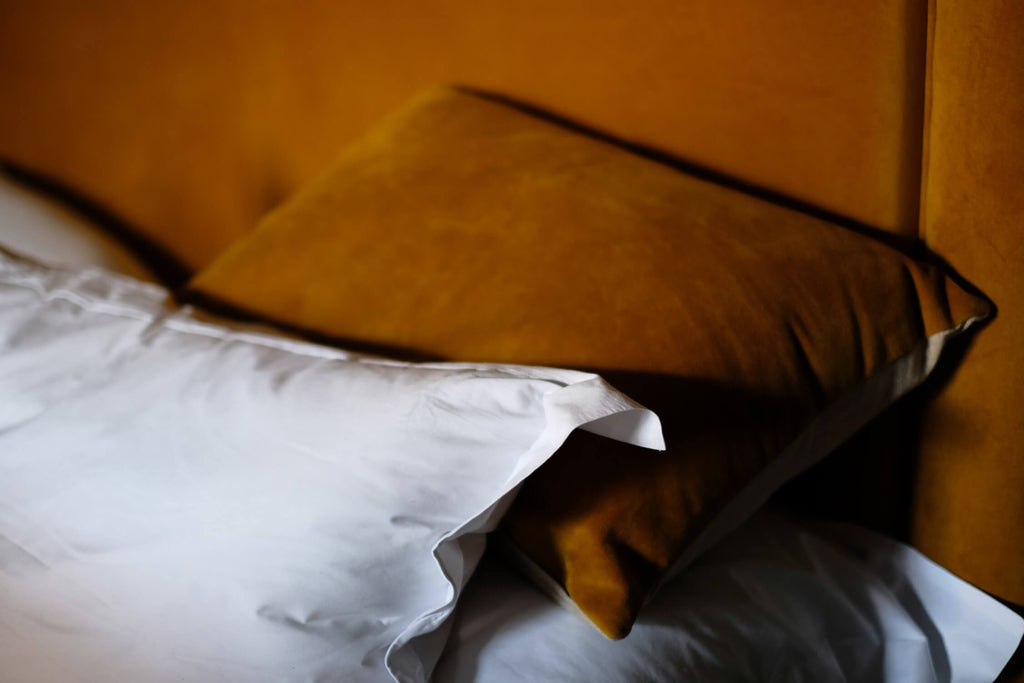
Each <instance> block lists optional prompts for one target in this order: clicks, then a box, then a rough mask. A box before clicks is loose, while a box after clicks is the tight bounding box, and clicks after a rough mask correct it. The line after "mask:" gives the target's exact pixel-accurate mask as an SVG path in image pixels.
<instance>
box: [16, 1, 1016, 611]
mask: <svg viewBox="0 0 1024 683" xmlns="http://www.w3.org/2000/svg"><path fill="white" fill-rule="evenodd" d="M926 12H927V13H928V16H927V17H926ZM1022 17H1024V3H1020V2H1016V0H978V1H977V2H970V3H968V2H962V3H957V2H954V1H953V0H933V1H932V2H931V3H930V6H927V5H926V3H925V2H923V1H921V0H869V1H868V2H860V3H850V2H843V1H841V0H827V1H825V2H815V3H793V2H788V1H786V0H768V1H765V0H695V1H694V2H676V1H675V0H643V1H642V2H639V3H632V4H629V3H620V2H612V0H596V1H587V2H585V1H584V0H545V1H543V2H542V1H541V0H517V1H513V0H497V1H495V2H483V3H481V2H473V1H472V0H430V1H429V2H422V3H408V2H399V1H398V0H358V1H353V2H336V1H334V0H310V1H309V2H302V3H293V2H289V1H287V0H257V1H250V0H210V1H207V2H198V1H197V0H185V1H183V2H173V3H140V2H129V1H128V0H91V1H90V2H72V1H70V0H67V1H61V0H39V1H35V2H29V1H25V2H0V95H2V97H3V103H4V106H0V159H3V160H7V161H12V162H15V163H17V164H20V165H23V166H25V167H27V168H29V169H34V170H36V171H39V172H41V173H43V174H44V175H48V176H51V177H53V178H55V179H57V180H59V181H62V182H64V183H66V184H68V185H69V186H71V187H72V188H74V189H76V190H78V191H80V192H82V193H83V194H85V195H87V196H88V197H90V198H92V199H94V200H96V201H98V202H99V203H101V204H103V205H105V206H106V207H107V208H108V209H110V210H112V211H113V212H114V213H116V214H118V215H119V216H120V217H121V218H123V219H125V220H126V221H127V222H128V223H130V224H132V225H134V226H137V227H138V229H139V230H140V231H142V232H143V233H144V234H145V235H147V236H149V237H151V238H153V239H155V240H156V241H157V242H159V243H161V244H163V245H164V246H166V247H168V248H169V249H171V250H172V251H173V252H174V253H175V254H177V255H178V256H180V257H181V258H182V259H183V260H184V261H186V262H187V263H188V264H189V265H190V266H192V267H193V268H198V267H200V266H203V265H205V264H206V263H208V262H209V261H210V260H211V259H212V258H214V257H215V256H216V255H217V254H218V253H220V251H221V250H222V249H223V248H225V247H227V246H228V245H229V244H230V243H232V242H233V241H234V240H235V239H236V238H238V237H240V236H242V235H244V234H245V233H247V232H248V231H249V230H250V229H251V228H252V227H253V226H254V225H256V223H257V222H258V220H259V219H260V218H261V217H262V216H263V214H264V213H265V212H266V211H267V210H268V209H270V208H272V207H273V206H276V205H277V204H279V203H280V202H281V201H282V200H283V199H284V198H286V197H287V196H289V195H290V194H291V193H292V192H293V191H294V190H295V189H296V188H298V187H299V186H301V185H302V183H303V182H305V181H306V180H307V179H309V178H311V177H313V176H314V175H316V174H317V173H318V172H319V171H320V170H322V169H323V168H325V167H326V166H327V164H328V163H329V161H330V160H331V159H333V158H334V157H335V155H336V154H337V152H338V151H339V150H340V149H341V148H342V147H343V146H344V145H345V144H347V143H348V142H350V141H351V140H353V139H354V138H355V137H356V136H357V135H359V134H360V133H361V132H362V131H364V130H365V129H366V128H368V127H369V126H370V125H371V123H372V122H374V121H376V120H377V119H378V118H379V117H380V116H381V115H382V114H383V113H384V112H386V111H389V110H390V109H392V108H393V107H394V106H396V105H397V104H398V103H399V102H401V101H402V100H404V99H405V98H406V97H407V96H408V95H409V94H410V93H412V92H414V91H415V90H417V89H418V88H419V87H420V86H422V85H424V84H426V83H431V82H457V83H463V84H465V85H469V86H475V87H478V88H483V89H487V90H492V91H494V92H497V93H499V94H501V95H505V96H508V97H510V98H512V99H515V100H519V101H523V102H526V103H530V104H533V105H536V106H538V107H541V108H544V109H546V110H549V111H551V112H554V113H556V114H560V115H563V116H567V117H569V118H571V119H573V120H576V121H578V122H580V123H583V124H586V125H589V126H592V127H594V128H596V129H598V130H600V131H603V132H606V133H609V134H611V135H613V136H616V137H619V138H621V139H623V140H626V141H631V142H635V143H638V144H641V145H645V146H648V147H651V148H653V149H656V150H660V151H662V152H664V153H666V154H668V155H670V156H673V157H675V158H680V159H684V160H688V161H692V162H694V163H697V164H700V165H702V166H705V167H707V168H710V169H712V170H714V171H717V172H720V173H723V174H725V175H728V176H731V177H734V178H738V179H740V180H742V181H745V182H748V183H751V184H752V185H756V186H758V187H762V188H766V189H768V190H771V191H774V192H777V193H779V194H780V195H785V196H787V197H791V198H795V199H797V200H800V201H802V202H806V203H807V204H809V205H812V206H815V207H820V208H823V209H825V210H828V211H831V212H835V213H836V214H839V215H841V216H845V217H849V218H852V219H855V220H859V221H861V222H863V223H866V224H868V225H871V226H875V227H879V228H882V229H885V230H890V231H895V232H900V233H902V234H904V235H911V236H912V235H917V234H919V235H920V236H921V238H922V239H923V240H924V241H925V243H926V245H927V246H929V247H930V248H931V249H933V250H934V251H936V252H937V253H938V254H939V255H941V256H943V257H945V258H946V259H948V260H949V261H950V263H951V264H952V265H953V266H954V267H956V268H957V269H959V270H960V271H961V272H962V273H963V274H964V275H965V276H967V277H968V278H970V279H971V280H973V281H974V282H975V283H976V284H977V285H978V286H979V287H980V288H981V289H982V290H983V291H985V292H986V293H987V294H989V295H990V296H991V297H992V299H993V300H994V301H995V303H996V304H997V305H998V306H999V309H1000V311H999V315H998V317H997V318H996V320H995V321H994V322H993V323H992V324H991V326H990V327H989V329H986V330H985V331H984V333H983V334H981V335H979V338H978V340H977V342H976V344H974V346H973V347H972V348H971V349H970V351H969V353H968V354H967V357H966V361H965V363H964V364H963V368H962V370H961V371H960V372H959V373H958V374H957V375H956V377H954V378H953V380H952V383H951V385H950V386H949V387H948V388H947V389H946V390H945V391H944V392H943V393H942V395H941V396H940V399H939V401H938V403H937V405H936V406H935V408H934V410H933V411H932V412H931V415H930V419H929V420H928V421H927V423H926V425H925V429H924V438H923V442H922V444H921V448H920V458H919V465H918V467H919V470H920V472H919V477H918V480H917V488H916V490H917V496H916V500H915V501H914V505H915V506H916V514H915V518H916V521H915V528H914V540H915V542H916V543H917V544H918V545H919V546H920V547H922V548H923V549H925V550H926V551H927V552H928V553H930V554H931V555H932V556H933V557H935V558H936V559H937V560H939V561H940V562H942V563H944V564H946V565H947V566H949V567H951V568H952V569H954V570H955V571H957V572H960V573H962V574H963V575H964V576H966V577H967V578H969V579H971V580H972V581H975V582H976V583H978V584H979V585H981V586H982V587H985V588H988V589H990V590H994V591H996V592H997V593H999V594H1002V595H1004V596H1005V597H1009V598H1011V599H1014V600H1016V601H1018V602H1024V585H1022V584H1024V572H1021V571H1020V567H1021V566H1024V541H1022V540H1021V539H1024V495H1021V493H1020V492H1021V491H1022V490H1024V464H1022V463H1024V456H1022V453H1024V417H1022V415H1024V412H1022V411H1021V409H1020V405H1021V404H1022V402H1024V401H1022V395H1021V392H1022V391H1024V390H1022V388H1021V387H1022V386H1024V381H1022V376H1024V369H1022V366H1024V356H1022V354H1024V351H1022V348H1024V344H1022V341H1024V339H1022V337H1024V318H1022V315H1024V313H1022V312H1021V309H1022V307H1024V301H1022V294H1021V292H1024V283H1022V281H1021V277H1022V275H1021V272H1022V270H1024V269H1022V268H1021V265H1020V264H1021V261H1022V259H1024V257H1022V253H1021V241H1022V228H1021V216H1022V215H1024V207H1022V202H1024V199H1022V196H1024V193H1022V192H1021V190H1020V189H1019V186H1020V184H1021V178H1022V176H1024V168H1022V164H1024V161H1022V158H1024V157H1022V156H1021V154H1020V153H1019V150H1020V149H1021V148H1022V146H1024V140H1022V138H1024V112H1022V108H1024V103H1022V98H1024V94H1022V93H1024V88H1022V87H1021V85H1020V74H1021V73H1022V70H1024V28H1022V22H1024V19H1022ZM929 24H930V25H932V26H933V28H934V33H933V34H932V36H931V38H932V40H931V42H930V46H929V49H928V50H926V49H925V45H924V41H925V37H926V34H927V30H926V28H927V26H928V25H929ZM926 57H927V59H928V61H929V63H930V65H931V69H930V73H929V77H928V78H927V79H926V78H925V74H924V67H925V60H926ZM926 84H927V85H928V92H929V97H930V106H929V107H928V110H929V112H930V114H929V119H928V121H929V122H928V123H927V124H924V125H922V124H923V122H924V120H925V117H924V115H923V110H924V109H925V100H924V94H925V92H926V87H925V86H926ZM922 142H924V143H926V144H925V145H924V148H925V152H926V160H925V163H924V168H923V170H924V174H923V176H924V177H923V184H921V183H919V181H920V180H921V179H922V178H921V176H922V173H921V170H922V164H921V154H920V150H921V147H922ZM919 189H920V191H919ZM919 199H920V205H921V209H922V211H921V222H920V225H919V223H918V219H917V207H918V203H919ZM911 412H913V411H911ZM906 431H907V432H913V431H914V429H913V428H908V429H907V430H906Z"/></svg>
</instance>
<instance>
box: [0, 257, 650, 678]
mask: <svg viewBox="0 0 1024 683" xmlns="http://www.w3.org/2000/svg"><path fill="white" fill-rule="evenodd" d="M165 299H166V292H165V291H164V290H163V289H161V288H159V287H156V286H153V285H145V284H141V283H137V282H135V281H132V280H129V279H127V278H120V277H116V276H112V275H110V274H108V273H106V272H104V271H100V270H88V271H81V272H76V273H75V272H61V271H54V270H49V269H46V268H43V267H40V266H37V265H35V264H32V263H29V262H27V261H24V260H20V259H17V258H15V257H13V256H10V255H4V254H0V679H2V680H3V681H4V683H50V682H53V683H58V682H59V683H65V682H67V683H70V682H74V683H101V682H102V683H109V682H110V681H132V682H133V683H145V682H147V681H161V682H163V681H204V682H206V681H240V682H244V683H258V682H260V681H290V680H295V681H313V680H316V681H344V682H345V683H353V682H356V681H380V680H390V678H391V677H390V676H389V671H390V672H391V674H392V675H393V676H394V678H395V679H397V680H400V681H422V680H425V679H426V677H427V676H428V675H429V672H430V670H431V668H432V665H433V663H434V662H435V661H436V658H437V656H439V654H440V648H441V647H442V646H443V643H444V633H445V631H444V630H443V628H442V629H441V630H440V631H438V632H437V633H434V634H431V632H432V631H434V630H435V629H439V628H440V627H442V623H443V622H444V620H445V618H446V616H447V615H448V614H449V613H450V611H451V609H452V607H453V604H454V601H455V600H456V598H457V597H458V594H459V592H460V590H461V588H462V586H463V585H464V583H465V581H466V580H467V579H468V576H469V574H470V572H471V571H472V569H473V568H474V566H475V563H476V561H477V560H478V558H479V555H480V553H481V550H482V546H483V536H482V535H481V534H482V532H484V531H486V530H488V529H489V528H490V527H491V526H492V525H493V523H494V521H495V515H496V513H498V512H500V511H501V510H502V509H503V506H504V505H505V504H506V503H507V494H509V492H510V491H512V490H513V489H514V487H515V486H516V485H517V484H519V483H520V482H521V481H522V479H523V478H524V477H525V476H526V475H527V474H528V473H529V472H531V471H532V470H533V469H535V468H536V467H537V466H539V465H540V464H541V463H542V462H543V461H544V460H545V459H546V458H547V457H548V456H549V455H550V454H551V453H552V452H553V451H554V450H555V449H556V448H557V447H558V446H559V445H560V443H561V442H562V440H563V439H564V438H565V437H566V436H567V435H568V433H569V432H570V431H571V430H572V429H573V428H575V427H577V426H580V425H584V424H586V423H589V422H592V421H594V420H599V422H598V423H597V424H596V426H595V428H596V429H598V430H599V431H601V432H602V433H604V434H606V435H608V434H610V435H612V436H615V437H617V438H622V439H628V440H631V441H633V442H635V443H637V444H639V445H646V446H652V447H661V446H662V443H661V435H660V427H659V425H658V424H657V418H655V417H654V416H653V415H652V414H650V413H648V412H647V411H644V410H641V409H639V408H638V406H636V404H633V403H631V402H630V401H629V400H628V399H626V398H625V397H623V396H622V395H620V394H618V393H617V392H615V391H614V390H612V389H610V388H609V387H607V385H605V384H604V383H603V382H602V381H601V380H600V379H599V378H596V377H595V376H593V375H588V374H584V373H578V372H570V371H562V370H553V369H543V368H525V367H517V366H491V365H464V364H463V365H459V364H437V365H415V364H404V363H397V362H388V361H382V360H375V359H372V358H368V357H363V356H357V355H351V354H346V353H344V352H342V351H337V350H333V349H329V348H325V347H320V346H315V345H311V344H306V343H302V342H297V341H292V340H288V339H285V338H281V337H276V336H272V335H269V334H262V333H260V332H255V331H247V330H245V329H241V330H233V329H229V328H227V327H224V326H222V325H218V324H212V323H203V322H200V321H197V320H196V319H194V318H193V317H192V316H191V315H190V314H189V312H188V311H186V310H175V309H174V308H173V307H171V306H169V305H168V304H166V303H165ZM610 416H615V417H610ZM602 418H603V419H602ZM427 634H431V635H429V636H428V635H427Z"/></svg>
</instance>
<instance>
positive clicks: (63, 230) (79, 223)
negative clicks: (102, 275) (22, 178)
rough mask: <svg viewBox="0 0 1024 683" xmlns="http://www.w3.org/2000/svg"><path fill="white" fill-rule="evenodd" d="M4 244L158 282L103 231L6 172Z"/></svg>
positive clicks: (0, 182)
mask: <svg viewBox="0 0 1024 683" xmlns="http://www.w3.org/2000/svg"><path fill="white" fill-rule="evenodd" d="M0 246H2V247H5V248H7V249H9V250H11V251H14V252H17V253H19V254H23V255H25V256H28V257H30V258H32V259H35V260H36V261H40V262H42V263H48V264H51V265H55V266H62V267H66V268H85V267H88V266H100V267H102V268H106V269H107V270H112V271H114V272H117V273H122V274H124V275H130V276H132V277H135V278H138V279H140V280H148V281H151V282H153V281H156V278H155V277H154V276H153V274H152V273H150V272H149V270H148V269H147V268H146V267H145V266H144V265H143V264H142V262H141V261H140V260H139V259H137V258H136V257H135V256H134V255H133V254H132V253H131V252H130V251H129V250H128V249H127V248H125V247H124V246H123V245H122V244H121V243H120V242H118V241H117V240H116V239H114V238H113V237H111V236H110V235H109V234H107V233H106V232H104V231H103V230H102V229H101V228H100V227H98V226H97V225H95V224H93V223H92V222H90V221H88V220H86V219H85V218H83V217H82V216H81V214H79V213H77V212H75V211H72V210H71V209H69V208H68V207H67V206H65V205H63V204H62V203H60V202H58V201H55V200H54V199H52V198H50V197H47V196H45V195H43V194H41V193H39V192H35V191H33V190H30V189H29V188H28V187H26V186H24V185H23V184H21V183H19V182H17V181H15V180H12V179H11V178H9V177H8V176H7V175H5V174H4V173H3V172H2V171H0Z"/></svg>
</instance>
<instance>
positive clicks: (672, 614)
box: [435, 512, 1024, 683]
mask: <svg viewBox="0 0 1024 683" xmlns="http://www.w3.org/2000/svg"><path fill="white" fill-rule="evenodd" d="M1022 634H1024V620H1022V619H1021V618H1020V617H1019V616H1017V615H1016V614H1014V613H1013V612H1012V611H1010V610H1008V609H1006V608H1005V607H1003V606H1002V605H1000V604H999V603H998V602H996V601H995V600H993V599H992V598H990V597H988V596H987V595H985V594H984V593H982V592H981V591H979V590H977V589H976V588H974V587H972V586H970V585H968V584H967V583H965V582H963V581H961V580H960V579H958V578H956V577H954V576H953V575H952V574H950V573H949V572H947V571H946V570H944V569H942V568H941V567H939V566H938V565H936V564H934V563H932V562H930V561H929V560H927V559H925V558H924V557H923V556H922V555H920V554H919V553H917V552H916V551H914V550H912V549H911V548H908V547H906V546H904V545H902V544H900V543H897V542H895V541H892V540H889V539H885V538H883V537H880V536H878V535H876V534H872V533H870V532H867V531H865V530H863V529H857V528H854V527H849V526H841V525H829V524H810V523H806V522H801V521H799V520H794V519H790V518H786V517H783V516H780V515H779V514H777V513H772V512H761V513H758V514H757V515H756V516H755V517H754V518H753V519H751V520H749V521H748V522H746V523H745V524H744V525H743V526H742V527H740V529H739V530H738V531H736V532H734V533H733V534H732V535H731V536H729V537H728V538H726V539H725V540H724V541H723V542H722V543H721V544H720V545H719V546H717V547H716V548H714V549H713V550H711V551H710V552H709V553H708V554H706V555H705V556H704V557H703V558H701V559H700V560H698V561H697V562H696V563H695V564H694V565H692V566H691V567H690V568H689V569H687V570H686V571H684V572H683V573H682V574H681V575H679V576H678V577H676V579H674V580H673V581H671V582H669V583H667V584H665V585H664V586H663V587H662V589H661V592H659V594H658V595H657V597H656V598H655V599H654V600H653V601H652V602H651V603H650V604H648V605H647V606H646V607H645V609H644V611H643V612H641V613H640V619H639V620H638V621H637V623H636V625H635V626H634V627H633V630H632V632H631V633H630V634H629V635H628V636H627V637H626V638H625V639H623V640H620V641H610V640H608V639H607V638H605V637H604V636H602V635H601V634H600V633H598V632H597V630H596V629H594V628H593V627H592V626H591V625H590V624H589V623H587V622H584V621H583V620H581V619H579V618H578V617H576V616H575V615H573V614H571V613H570V612H568V611H566V610H564V609H561V608H560V607H559V606H557V605H555V604H554V603H553V602H551V601H550V600H549V599H547V598H546V597H545V596H544V595H542V594H541V593H540V592H539V591H538V590H537V589H536V588H534V587H533V586H532V585H531V584H530V583H528V582H527V581H525V580H524V579H521V578H520V577H519V576H518V575H517V574H516V573H515V572H513V571H512V570H510V569H508V568H507V566H505V565H504V564H503V563H502V562H499V561H496V560H494V559H492V558H487V559H485V561H484V562H483V564H482V565H481V567H480V569H479V570H478V572H477V573H476V575H475V576H474V577H473V580H472V581H471V582H470V584H469V586H468V587H467V589H466V592H465V594H464V595H463V597H462V600H461V602H460V604H459V607H458V608H457V610H456V613H455V618H454V626H453V628H452V634H451V642H450V644H449V649H448V650H447V651H446V653H445V655H444V656H443V657H442V659H441V662H440V663H439V664H438V668H437V671H436V676H435V682H436V683H515V682H517V681H522V682H523V683H538V682H542V681H543V682H552V683H553V682H555V681H557V682H559V683H571V682H576V681H579V682H580V683H584V682H586V683H623V682H625V681H643V682H644V683H686V682H688V681H695V682H697V681H699V682H701V683H716V682H719V681H721V682H729V683H732V682H734V681H780V682H781V681H786V682H787V683H800V682H806V683H832V682H836V683H838V682H840V681H842V682H845V683H854V682H863V683H882V682H884V681H891V682H892V683H933V682H934V683H947V682H950V683H959V682H963V683H968V682H971V683H980V682H983V681H992V680H994V679H995V677H996V676H997V675H998V674H999V672H1000V670H1001V669H1002V667H1003V666H1004V665H1005V663H1006V661H1007V660H1008V658H1009V657H1010V655H1011V654H1012V653H1013V651H1014V649H1015V648H1016V646H1017V644H1018V643H1019V642H1020V639H1021V636H1022Z"/></svg>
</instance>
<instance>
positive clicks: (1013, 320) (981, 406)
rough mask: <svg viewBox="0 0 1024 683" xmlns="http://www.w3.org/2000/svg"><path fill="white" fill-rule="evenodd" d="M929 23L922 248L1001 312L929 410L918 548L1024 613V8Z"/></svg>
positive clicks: (938, 9) (941, 2)
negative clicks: (951, 267)
mask: <svg viewBox="0 0 1024 683" xmlns="http://www.w3.org/2000/svg"><path fill="white" fill-rule="evenodd" d="M932 18H933V36H932V41H931V59H930V64H931V66H930V100H931V103H930V117H929V126H928V135H927V140H928V148H927V155H926V160H927V161H926V174H925V177H924V201H923V204H922V237H923V238H924V239H925V241H926V242H927V243H928V244H929V245H930V246H931V247H932V248H933V249H934V250H935V251H937V252H938V253H940V254H942V255H943V256H944V257H946V258H948V259H949V260H950V261H951V262H952V263H954V264H955V265H956V266H957V268H958V269H959V270H960V271H961V272H962V273H963V275H964V276H966V277H968V278H970V279H971V280H972V281H973V282H975V283H976V284H977V285H978V286H979V287H981V288H982V289H983V290H984V291H985V292H986V293H987V294H988V295H989V296H991V297H992V300H993V301H994V302H995V304H996V306H997V307H998V309H999V312H998V315H997V316H996V318H995V319H994V320H993V322H992V324H991V326H990V328H989V329H986V331H985V333H984V334H982V335H979V336H978V338H977V340H976V343H975V344H974V345H973V346H972V348H971V349H970V350H969V351H968V353H967V355H966V358H965V360H964V363H963V365H962V367H961V368H960V369H959V371H958V372H957V373H956V375H955V376H954V377H953V378H952V380H951V382H950V385H949V386H948V387H946V388H945V390H944V391H943V392H942V393H941V395H940V396H939V397H938V400H937V401H935V402H934V403H933V404H931V405H930V406H929V409H928V415H927V419H926V421H925V424H924V432H923V440H922V444H921V449H920V453H921V455H920V458H919V460H920V464H919V473H918V480H917V486H916V495H915V499H914V505H915V515H914V527H913V536H912V539H913V541H914V542H915V543H916V544H917V545H918V546H919V547H920V548H921V549H922V550H924V551H925V552H926V553H927V554H929V555H930V556H931V557H933V558H934V559H935V560H937V561H938V562H940V563H941V564H943V565H945V566H947V567H949V568H950V569H952V570H953V571H954V572H956V573H958V574H960V575H961V576H963V577H964V578H966V579H968V580H970V581H972V582H974V583H976V584H977V585H979V586H981V587H982V588H985V589H986V590H989V591H992V592H994V593H996V594H997V595H999V596H1001V597H1003V598H1005V599H1008V600H1011V601H1013V602H1016V603H1018V604H1024V495H1022V494H1021V492H1022V491H1024V4H1021V3H1019V2H1014V1H1013V0H980V1H978V2H970V3H958V2H952V1H949V0H938V1H937V2H934V3H933V6H932Z"/></svg>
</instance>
